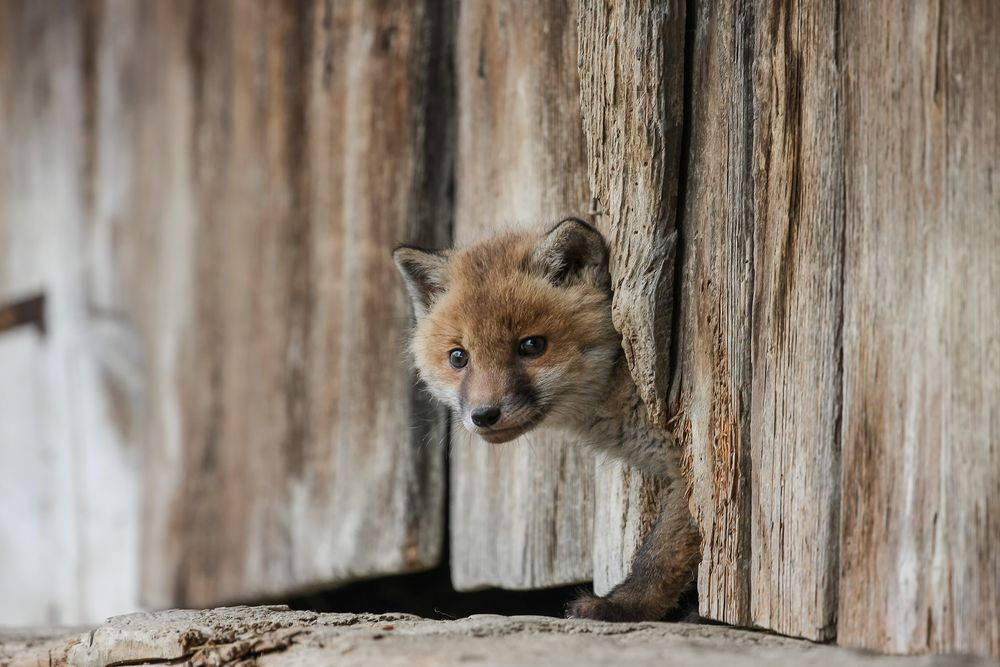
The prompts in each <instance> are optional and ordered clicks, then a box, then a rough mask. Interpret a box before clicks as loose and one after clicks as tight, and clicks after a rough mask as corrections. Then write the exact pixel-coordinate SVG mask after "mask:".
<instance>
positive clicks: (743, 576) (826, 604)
mask: <svg viewBox="0 0 1000 667" xmlns="http://www.w3.org/2000/svg"><path fill="white" fill-rule="evenodd" d="M697 12H698V13H697V15H696V16H695V17H694V20H693V21H692V22H691V25H693V26H694V34H693V35H689V39H692V38H693V40H694V42H693V45H692V49H691V51H690V53H691V54H692V55H691V81H690V83H689V95H690V105H691V114H690V116H689V118H690V123H691V127H690V128H689V132H690V148H689V151H688V153H687V155H686V156H685V159H686V160H688V162H687V176H688V180H687V183H686V187H687V190H686V200H685V201H686V204H685V211H684V217H683V219H682V223H681V229H680V237H681V257H682V284H681V300H682V302H681V308H680V312H681V321H680V327H679V330H680V337H681V341H680V345H679V350H680V353H679V372H680V394H679V404H678V411H679V415H680V418H679V419H678V420H677V431H678V437H679V438H680V439H681V440H682V442H684V443H685V446H686V447H687V450H688V457H689V462H690V466H691V473H692V483H693V489H692V499H691V500H692V506H693V507H692V510H693V512H695V514H696V516H697V519H698V521H699V523H700V526H701V530H702V537H703V561H702V564H701V569H700V572H699V593H700V605H701V613H702V614H703V615H704V616H707V617H709V618H714V619H717V620H722V621H726V622H731V623H737V624H746V625H750V624H752V625H756V626H759V627H764V628H768V629H772V630H776V631H778V632H782V633H786V634H792V635H798V636H802V637H808V638H810V639H819V640H823V639H829V638H831V637H832V636H833V634H834V632H835V625H836V605H837V597H836V594H837V546H838V538H837V526H838V514H837V509H838V502H839V486H838V483H837V479H838V477H839V470H840V469H839V449H838V430H837V429H838V425H839V421H838V420H839V416H840V349H841V348H840V322H841V266H842V250H841V249H842V243H843V173H842V167H841V164H842V157H841V156H842V149H841V142H840V139H841V136H842V132H841V130H840V125H839V123H840V120H839V107H838V99H839V98H838V95H839V84H840V78H839V70H838V63H837V60H836V46H837V45H836V41H835V35H836V26H835V18H836V5H835V3H833V2H823V1H819V0H817V1H815V2H806V3H798V4H794V3H772V4H769V5H760V4H758V3H738V4H736V5H733V4H731V3H708V4H704V5H699V6H698V7H697Z"/></svg>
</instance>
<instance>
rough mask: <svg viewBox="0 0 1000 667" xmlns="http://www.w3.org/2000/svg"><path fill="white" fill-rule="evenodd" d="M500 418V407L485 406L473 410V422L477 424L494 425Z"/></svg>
mask: <svg viewBox="0 0 1000 667" xmlns="http://www.w3.org/2000/svg"><path fill="white" fill-rule="evenodd" d="M498 419H500V408H493V407H485V408H476V409H475V410H473V411H472V423H473V424H475V425H476V426H484V427H485V426H493V425H494V424H496V423H497V420H498Z"/></svg>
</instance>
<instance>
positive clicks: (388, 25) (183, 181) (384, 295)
mask: <svg viewBox="0 0 1000 667" xmlns="http://www.w3.org/2000/svg"><path fill="white" fill-rule="evenodd" d="M133 29H135V30H138V31H140V33H141V34H143V35H144V36H145V37H146V39H144V40H143V49H144V50H147V51H149V52H150V53H149V55H145V54H143V53H139V54H135V57H136V59H137V60H138V61H139V62H140V63H141V64H140V65H136V66H135V69H134V71H133V73H134V75H135V77H136V78H135V80H134V81H132V82H131V83H132V85H135V86H138V87H142V88H144V89H146V90H148V91H149V94H150V95H151V99H150V100H149V103H148V106H146V107H144V108H143V114H142V118H141V129H140V131H139V136H140V144H139V147H138V150H139V152H140V155H139V156H138V157H137V162H141V163H142V164H143V167H142V170H141V173H140V175H139V176H138V178H139V179H140V180H141V183H142V185H141V186H140V187H139V188H137V190H136V199H135V200H134V201H133V202H132V206H133V214H134V215H135V216H136V217H138V218H140V219H142V220H143V221H144V223H145V224H144V225H143V229H142V230H141V231H140V232H137V233H139V234H144V235H148V236H147V238H148V239H150V242H149V244H148V245H147V246H146V247H145V251H146V252H148V253H149V254H148V255H146V258H147V266H148V267H149V268H150V269H151V270H152V276H153V278H152V280H147V281H145V283H144V284H140V285H139V287H138V293H139V295H138V296H137V297H136V299H137V301H141V300H142V299H147V300H148V301H147V302H146V303H147V308H146V309H145V310H143V315H144V316H145V317H146V318H147V320H146V321H147V322H148V324H149V329H148V334H149V336H150V337H151V340H150V343H149V350H150V358H149V360H148V364H149V367H150V368H151V379H150V384H151V385H152V389H151V394H152V397H151V400H150V402H149V405H148V414H149V431H148V444H149V447H150V454H149V457H148V462H149V465H148V467H147V472H146V478H145V479H146V494H147V506H146V507H147V517H146V518H147V522H146V534H145V541H144V547H145V548H144V557H145V561H144V570H143V574H144V579H143V591H144V594H145V595H146V599H147V600H148V601H149V602H150V603H152V604H156V605H205V604H211V603H215V602H220V601H227V600H246V599H254V598H259V597H262V596H268V597H272V596H279V595H288V594H289V593H291V592H293V591H296V590H300V589H304V588H309V587H315V586H329V585H331V584H333V583H336V582H343V581H348V580H352V579H357V578H359V577H368V576H374V575H380V574H390V573H401V572H409V571H413V570H418V569H422V568H427V567H430V566H433V565H435V564H436V563H437V562H438V559H439V557H440V553H441V546H442V538H443V521H442V519H443V486H444V485H443V453H444V444H445V443H444V440H445V435H444V434H445V431H444V421H443V419H444V418H443V414H442V413H441V411H440V410H438V409H436V408H434V407H432V406H430V405H429V402H428V399H426V398H425V397H424V395H423V394H422V393H421V392H418V391H417V389H416V387H415V382H414V376H413V373H412V372H411V370H410V369H409V368H408V367H407V363H406V361H405V354H404V344H405V329H406V324H407V320H408V317H409V307H408V304H407V302H406V299H405V296H404V292H403V289H402V287H401V285H399V284H398V282H397V277H396V272H395V268H394V267H393V264H392V260H391V249H392V247H393V246H394V245H396V244H398V243H400V242H418V243H425V244H446V243H447V241H448V238H447V227H448V219H449V215H448V207H447V201H446V200H447V197H446V194H447V193H446V188H447V175H448V172H449V169H450V153H449V146H450V141H449V139H448V136H447V125H446V124H445V119H446V118H447V113H448V111H447V103H448V102H447V100H448V98H447V96H439V91H440V90H442V86H444V87H445V88H446V85H447V81H446V80H444V79H443V77H444V76H445V68H446V60H445V58H446V54H447V53H448V48H449V37H448V30H449V22H448V20H447V14H446V12H445V11H444V10H443V9H442V8H441V7H439V6H438V5H437V4H436V3H431V2H420V1H414V2H409V3H406V4H405V5H403V6H399V7H395V8H392V9H389V8H380V7H376V6H374V5H372V4H370V3H367V2H363V1H360V0H359V1H357V2H345V3H322V2H316V3H237V2H215V3H190V4H175V3H153V4H152V5H150V6H147V7H146V8H145V10H144V13H143V15H142V18H141V19H140V20H139V21H138V23H137V24H135V25H134V27H133ZM140 280H141V277H140V276H136V281H137V283H138V282H139V281H140Z"/></svg>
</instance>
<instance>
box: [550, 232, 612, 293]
mask: <svg viewBox="0 0 1000 667" xmlns="http://www.w3.org/2000/svg"><path fill="white" fill-rule="evenodd" d="M531 259H532V264H533V265H534V266H535V267H537V269H538V270H540V271H542V272H543V273H544V274H545V277H546V278H547V279H548V280H549V281H550V282H551V283H552V284H554V285H559V286H565V285H573V284H578V283H586V284H590V285H593V286H594V287H599V288H601V289H604V290H609V289H610V288H611V276H610V274H609V273H608V248H607V246H606V245H605V243H604V237H603V236H601V233H600V232H599V231H597V230H596V229H594V228H593V227H591V226H590V225H588V224H587V223H586V222H584V221H583V220H579V219H577V218H566V219H565V220H563V221H561V222H560V223H559V224H557V225H556V226H555V227H553V228H552V230H551V231H550V232H549V233H548V234H546V235H545V236H543V237H542V239H541V241H539V242H538V247H536V248H535V251H534V253H532V256H531Z"/></svg>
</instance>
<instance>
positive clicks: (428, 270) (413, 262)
mask: <svg viewBox="0 0 1000 667" xmlns="http://www.w3.org/2000/svg"><path fill="white" fill-rule="evenodd" d="M392 259H393V260H395V262H396V268H398V269H399V273H400V274H402V276H403V282H404V283H406V291H408V292H409V293H410V299H411V300H412V301H413V311H414V313H416V315H417V319H420V318H421V317H423V316H424V315H426V314H427V311H429V310H430V308H431V305H432V304H433V303H434V300H435V299H437V298H438V297H439V296H441V294H442V293H443V292H444V291H445V289H447V287H448V253H447V252H446V251H444V250H423V249H421V248H411V247H409V246H400V247H398V248H396V249H395V250H394V251H393V253H392Z"/></svg>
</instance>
